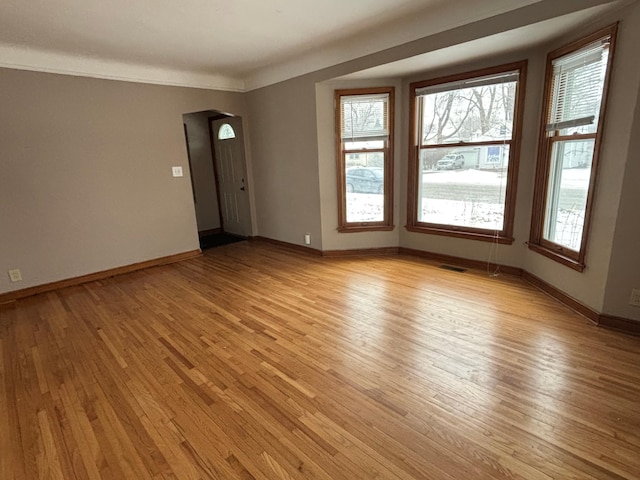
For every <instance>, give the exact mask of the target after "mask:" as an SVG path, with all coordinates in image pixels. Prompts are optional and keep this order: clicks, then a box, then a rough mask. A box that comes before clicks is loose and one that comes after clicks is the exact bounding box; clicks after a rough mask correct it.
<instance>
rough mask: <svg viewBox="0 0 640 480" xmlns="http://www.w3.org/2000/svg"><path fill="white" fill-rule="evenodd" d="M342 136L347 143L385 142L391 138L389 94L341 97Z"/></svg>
mask: <svg viewBox="0 0 640 480" xmlns="http://www.w3.org/2000/svg"><path fill="white" fill-rule="evenodd" d="M340 112H341V116H340V118H341V135H340V137H341V138H342V139H343V140H345V141H351V142H357V141H370V140H385V139H386V138H387V137H388V136H389V94H388V93H384V94H377V95H349V96H344V97H340Z"/></svg>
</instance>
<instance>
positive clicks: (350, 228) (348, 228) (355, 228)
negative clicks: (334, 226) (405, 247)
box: [338, 224, 395, 233]
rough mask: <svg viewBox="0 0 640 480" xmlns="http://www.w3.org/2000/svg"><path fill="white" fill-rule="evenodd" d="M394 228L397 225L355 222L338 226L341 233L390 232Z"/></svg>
mask: <svg viewBox="0 0 640 480" xmlns="http://www.w3.org/2000/svg"><path fill="white" fill-rule="evenodd" d="M394 228H395V227H394V226H393V225H380V224H375V225H361V224H354V225H343V226H341V227H338V232H339V233H357V232H390V231H392V230H393V229H394Z"/></svg>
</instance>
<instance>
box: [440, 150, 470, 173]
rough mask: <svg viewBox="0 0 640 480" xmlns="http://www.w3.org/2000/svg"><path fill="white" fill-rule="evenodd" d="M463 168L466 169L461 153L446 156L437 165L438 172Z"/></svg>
mask: <svg viewBox="0 0 640 480" xmlns="http://www.w3.org/2000/svg"><path fill="white" fill-rule="evenodd" d="M462 167H464V155H462V154H460V153H450V154H449V155H445V156H444V157H442V158H441V159H440V160H438V163H436V170H454V169H456V168H462Z"/></svg>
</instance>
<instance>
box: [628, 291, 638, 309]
mask: <svg viewBox="0 0 640 480" xmlns="http://www.w3.org/2000/svg"><path fill="white" fill-rule="evenodd" d="M629 305H634V306H636V307H640V289H637V288H634V289H633V290H631V296H630V297H629Z"/></svg>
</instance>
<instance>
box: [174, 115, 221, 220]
mask: <svg viewBox="0 0 640 480" xmlns="http://www.w3.org/2000/svg"><path fill="white" fill-rule="evenodd" d="M212 115H213V112H199V113H190V114H188V115H184V117H183V118H184V123H185V125H186V126H187V137H188V139H189V153H190V155H191V174H192V177H193V188H194V192H195V193H194V195H195V209H196V222H197V224H198V231H199V232H202V231H206V230H213V229H214V228H220V211H219V209H218V196H217V193H216V180H215V176H214V173H213V156H212V154H211V141H210V139H209V120H208V118H209V117H210V116H212Z"/></svg>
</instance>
